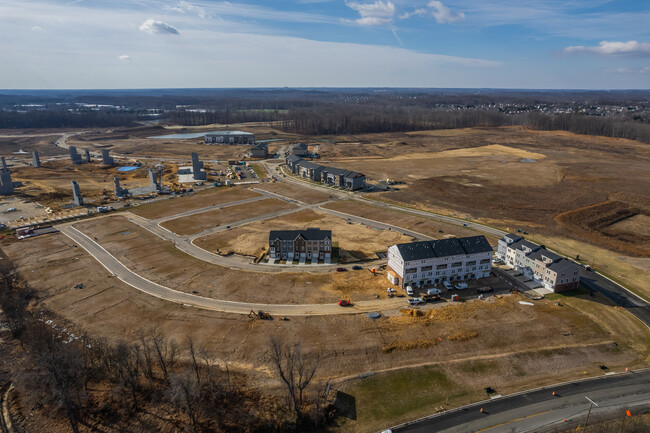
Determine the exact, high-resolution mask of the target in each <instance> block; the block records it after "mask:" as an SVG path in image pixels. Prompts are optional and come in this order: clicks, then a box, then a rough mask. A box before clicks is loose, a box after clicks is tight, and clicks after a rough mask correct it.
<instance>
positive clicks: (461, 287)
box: [456, 283, 467, 290]
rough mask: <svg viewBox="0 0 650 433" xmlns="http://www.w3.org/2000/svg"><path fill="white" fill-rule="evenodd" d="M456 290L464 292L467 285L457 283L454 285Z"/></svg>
mask: <svg viewBox="0 0 650 433" xmlns="http://www.w3.org/2000/svg"><path fill="white" fill-rule="evenodd" d="M456 288H457V289H458V290H464V289H466V288H467V283H458V284H456Z"/></svg>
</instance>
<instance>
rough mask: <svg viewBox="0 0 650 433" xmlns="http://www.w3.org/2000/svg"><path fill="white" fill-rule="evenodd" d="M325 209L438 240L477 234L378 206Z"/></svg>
mask: <svg viewBox="0 0 650 433" xmlns="http://www.w3.org/2000/svg"><path fill="white" fill-rule="evenodd" d="M323 207H324V208H327V209H332V210H336V211H339V212H345V213H348V214H351V215H356V216H360V217H363V218H368V219H371V220H375V221H380V222H383V223H388V224H395V225H398V226H400V227H403V228H405V229H409V230H413V231H414V232H418V233H422V234H424V235H427V236H431V237H433V238H436V239H442V238H445V237H451V236H455V237H464V236H476V234H477V233H476V232H475V231H473V230H470V229H467V228H463V227H458V226H455V225H452V224H445V223H443V222H438V221H435V220H431V219H428V218H423V217H418V216H415V215H410V214H407V213H404V212H399V211H391V210H386V209H382V208H378V207H376V206H371V205H367V204H363V203H359V202H356V201H351V200H343V201H337V202H334V203H329V204H327V205H325V206H323ZM486 237H487V238H488V240H489V241H490V242H493V243H494V242H496V239H495V238H493V237H491V236H487V235H486Z"/></svg>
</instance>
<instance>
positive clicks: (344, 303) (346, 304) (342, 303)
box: [339, 299, 352, 307]
mask: <svg viewBox="0 0 650 433" xmlns="http://www.w3.org/2000/svg"><path fill="white" fill-rule="evenodd" d="M339 305H340V306H341V307H349V306H350V305H352V302H350V301H348V300H347V299H341V300H340V301H339Z"/></svg>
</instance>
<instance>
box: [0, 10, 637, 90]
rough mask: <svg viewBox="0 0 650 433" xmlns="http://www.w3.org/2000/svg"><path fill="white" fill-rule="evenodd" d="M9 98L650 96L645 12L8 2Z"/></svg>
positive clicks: (1, 48) (2, 71)
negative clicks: (386, 90) (136, 93)
mask: <svg viewBox="0 0 650 433" xmlns="http://www.w3.org/2000/svg"><path fill="white" fill-rule="evenodd" d="M0 40H1V41H2V43H0V89H114V88H119V89H133V88H171V87H173V88H187V87H194V88H196V87H217V88H218V87H436V88H477V87H479V88H508V89H512V88H518V89H524V88H528V89H649V88H650V1H649V0H609V1H608V0H441V1H436V0H434V1H432V0H372V1H370V0H355V1H350V0H266V1H262V0H248V1H246V2H239V1H233V0H231V1H211V0H196V1H189V0H188V1H178V0H76V1H75V0H0Z"/></svg>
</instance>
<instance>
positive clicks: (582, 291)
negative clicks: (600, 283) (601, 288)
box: [544, 286, 590, 301]
mask: <svg viewBox="0 0 650 433" xmlns="http://www.w3.org/2000/svg"><path fill="white" fill-rule="evenodd" d="M589 293H590V292H589V289H587V288H586V287H585V286H579V287H578V288H577V289H575V290H569V291H566V292H561V293H549V294H548V295H544V298H546V299H548V300H550V301H557V300H562V299H566V298H576V297H579V296H589Z"/></svg>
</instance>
